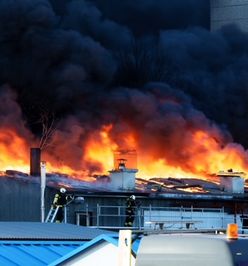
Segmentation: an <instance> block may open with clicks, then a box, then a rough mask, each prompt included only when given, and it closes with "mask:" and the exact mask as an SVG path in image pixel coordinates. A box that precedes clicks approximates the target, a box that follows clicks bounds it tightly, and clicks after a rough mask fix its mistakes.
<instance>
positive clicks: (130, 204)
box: [125, 195, 136, 227]
mask: <svg viewBox="0 0 248 266" xmlns="http://www.w3.org/2000/svg"><path fill="white" fill-rule="evenodd" d="M135 208H136V203H135V196H134V195H132V196H130V197H128V198H127V201H126V220H125V226H126V227H132V226H133V221H134V218H135Z"/></svg>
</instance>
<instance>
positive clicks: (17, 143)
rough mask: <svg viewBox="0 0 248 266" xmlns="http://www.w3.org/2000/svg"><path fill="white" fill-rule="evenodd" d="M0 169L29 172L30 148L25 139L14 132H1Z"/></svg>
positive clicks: (9, 130) (7, 130) (5, 130)
mask: <svg viewBox="0 0 248 266" xmlns="http://www.w3.org/2000/svg"><path fill="white" fill-rule="evenodd" d="M0 155H1V156H0V169H1V171H6V170H8V169H11V170H18V171H22V172H28V171H29V148H28V143H27V142H26V140H25V139H23V138H22V137H21V136H19V135H18V134H17V133H16V132H15V131H14V130H11V129H4V130H3V129H2V130H1V131H0Z"/></svg>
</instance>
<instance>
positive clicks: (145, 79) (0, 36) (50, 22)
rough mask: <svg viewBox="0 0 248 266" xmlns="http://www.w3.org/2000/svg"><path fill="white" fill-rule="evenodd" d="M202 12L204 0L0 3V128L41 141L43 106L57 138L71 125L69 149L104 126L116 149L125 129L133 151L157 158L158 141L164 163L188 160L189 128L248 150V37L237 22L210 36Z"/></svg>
mask: <svg viewBox="0 0 248 266" xmlns="http://www.w3.org/2000/svg"><path fill="white" fill-rule="evenodd" d="M209 8H210V7H209V2H208V1H206V0H174V1H169V0H168V1H166V0H158V1H152V0H135V1H134V0H126V1H115V0H88V1H86V0H0V98H1V100H2V102H3V103H4V104H3V105H2V106H1V107H0V117H1V121H0V127H1V128H4V127H6V126H9V127H11V126H12V125H15V128H16V130H18V131H19V133H20V134H21V135H23V136H27V135H30V134H31V135H33V136H35V137H36V136H38V137H39V136H40V135H41V134H42V123H40V119H41V114H43V113H44V112H45V113H47V114H49V117H51V116H52V117H55V121H56V127H57V129H58V130H59V132H60V133H59V134H58V135H56V139H54V140H53V142H54V143H60V142H61V139H66V136H68V135H69V134H70V133H71V134H74V133H75V131H73V132H72V130H71V128H72V125H74V126H75V125H76V126H78V127H77V130H76V133H75V134H76V137H75V135H73V136H74V137H71V139H70V141H68V147H67V146H63V147H64V149H66V150H68V149H69V146H70V147H72V148H73V150H74V154H75V155H77V148H76V147H77V146H78V142H79V141H80V145H81V148H80V149H82V151H80V152H79V153H81V152H84V149H86V145H85V143H86V141H87V140H88V139H89V136H90V135H91V133H92V132H93V131H94V130H95V129H99V130H101V129H102V127H103V126H106V125H110V124H112V125H114V127H113V128H112V129H111V138H112V139H113V140H114V142H115V143H117V145H119V146H120V142H121V138H120V136H122V135H124V134H126V135H128V134H129V132H131V131H132V132H134V136H135V137H137V138H138V139H139V144H138V146H139V147H143V146H144V145H148V146H151V147H150V149H152V147H157V148H156V152H155V153H154V156H155V157H156V156H157V157H163V153H164V151H163V150H162V149H161V146H160V145H159V143H165V145H167V147H170V149H168V150H169V151H168V150H166V152H167V156H168V154H169V158H171V162H175V161H176V160H177V161H185V160H186V161H187V158H188V157H190V156H188V155H185V154H183V153H182V152H181V151H182V150H183V148H184V147H186V146H187V145H188V143H190V142H192V140H191V139H190V137H189V135H188V134H187V132H188V129H189V128H190V132H193V131H194V132H196V131H197V130H198V131H199V130H206V131H208V132H210V134H211V136H213V138H215V139H216V142H218V143H220V145H223V146H224V145H226V144H227V143H230V142H235V143H240V144H241V145H242V146H243V147H244V148H245V149H246V148H248V138H247V135H248V123H247V120H248V109H247V101H248V90H247V84H248V82H247V81H248V80H247V79H248V75H247V69H248V68H247V67H248V45H247V44H248V35H247V33H244V32H241V31H240V30H239V29H238V28H237V27H235V25H227V26H226V27H224V28H222V29H221V30H219V31H216V32H210V30H209V25H210V11H209ZM20 121H22V122H21V123H20ZM17 125H18V126H17ZM24 128H25V129H24ZM27 129H28V131H29V133H28V134H27V133H26V131H25V130H27ZM179 132H185V134H179ZM151 135H153V136H155V137H156V140H157V142H156V143H155V141H154V139H151ZM60 138H61V139H60ZM172 140H173V141H172ZM172 142H173V143H179V144H178V145H177V146H175V145H174V144H173V145H171V143H172ZM64 145H65V144H64ZM82 147H83V148H82ZM50 152H51V154H53V156H55V157H56V156H58V155H57V154H56V152H55V151H50ZM71 157H72V158H70V160H71V164H77V160H76V159H75V158H73V156H71ZM189 162H190V160H189ZM92 167H93V166H92ZM94 167H95V166H94Z"/></svg>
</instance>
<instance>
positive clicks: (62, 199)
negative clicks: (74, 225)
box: [53, 187, 67, 223]
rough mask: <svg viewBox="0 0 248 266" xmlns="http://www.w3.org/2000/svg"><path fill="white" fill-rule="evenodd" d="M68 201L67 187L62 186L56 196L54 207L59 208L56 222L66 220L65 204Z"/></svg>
mask: <svg viewBox="0 0 248 266" xmlns="http://www.w3.org/2000/svg"><path fill="white" fill-rule="evenodd" d="M66 203H67V196H66V189H65V188H63V187H62V188H61V189H60V190H59V192H58V193H56V195H55V196H54V200H53V208H57V207H59V209H58V212H57V215H56V223H62V222H63V220H64V206H65V205H66Z"/></svg>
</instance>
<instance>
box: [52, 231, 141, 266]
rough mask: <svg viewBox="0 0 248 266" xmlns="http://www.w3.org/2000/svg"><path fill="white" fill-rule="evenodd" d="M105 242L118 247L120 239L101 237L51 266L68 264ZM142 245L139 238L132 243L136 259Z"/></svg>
mask: <svg viewBox="0 0 248 266" xmlns="http://www.w3.org/2000/svg"><path fill="white" fill-rule="evenodd" d="M103 241H106V242H109V243H111V244H113V245H115V246H118V241H119V238H118V237H117V236H115V235H113V236H110V235H100V236H98V237H96V238H94V239H92V240H91V241H89V242H86V243H85V244H84V245H82V246H80V247H78V248H76V249H74V250H72V251H71V252H69V253H67V254H66V255H64V256H63V257H60V258H59V259H57V260H55V261H54V262H52V263H51V264H49V266H56V265H60V264H62V263H64V262H66V261H67V260H68V259H70V258H72V257H74V256H77V255H78V254H79V253H82V252H85V251H86V250H88V249H90V248H93V247H94V246H95V245H97V244H100V243H102V242H103ZM139 244H140V238H137V239H136V240H135V241H134V242H133V243H132V251H133V252H132V253H133V256H134V257H136V254H137V250H138V247H139Z"/></svg>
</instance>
